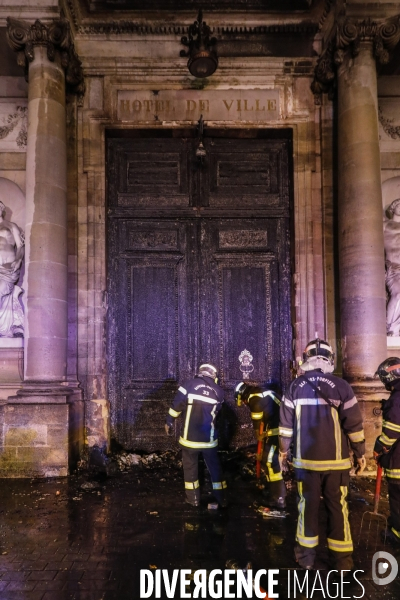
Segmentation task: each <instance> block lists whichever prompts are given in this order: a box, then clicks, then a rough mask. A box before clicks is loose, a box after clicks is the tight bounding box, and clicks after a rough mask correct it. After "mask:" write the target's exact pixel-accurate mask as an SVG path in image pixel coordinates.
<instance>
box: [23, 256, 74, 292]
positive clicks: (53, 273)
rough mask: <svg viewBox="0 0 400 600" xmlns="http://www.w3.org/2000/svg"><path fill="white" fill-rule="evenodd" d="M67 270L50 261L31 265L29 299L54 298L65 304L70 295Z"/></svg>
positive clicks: (36, 262)
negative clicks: (66, 275)
mask: <svg viewBox="0 0 400 600" xmlns="http://www.w3.org/2000/svg"><path fill="white" fill-rule="evenodd" d="M66 268H67V267H66V266H64V265H62V264H61V265H60V263H55V262H50V261H43V262H38V261H35V262H31V263H30V264H29V272H30V275H31V280H30V284H29V297H30V298H35V297H41V298H43V297H46V298H54V299H56V300H61V301H63V302H65V299H66V297H67V293H68V279H67V277H65V270H66Z"/></svg>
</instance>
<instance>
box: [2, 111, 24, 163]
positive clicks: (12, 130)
mask: <svg viewBox="0 0 400 600" xmlns="http://www.w3.org/2000/svg"><path fill="white" fill-rule="evenodd" d="M26 104H27V103H26V101H25V100H18V103H14V102H2V101H1V100H0V152H25V151H26V142H27V121H28V117H27V113H28V108H27V106H26Z"/></svg>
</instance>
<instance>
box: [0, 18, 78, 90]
mask: <svg viewBox="0 0 400 600" xmlns="http://www.w3.org/2000/svg"><path fill="white" fill-rule="evenodd" d="M7 39H8V43H9V45H10V47H11V48H12V49H13V50H14V51H15V52H17V62H18V64H19V66H21V67H24V68H25V72H26V74H27V75H28V71H29V63H30V62H32V61H33V59H34V57H35V54H34V49H35V47H36V46H42V47H43V46H44V47H46V48H47V57H48V59H49V60H50V61H51V62H53V61H54V60H55V57H56V53H58V54H59V56H60V62H61V65H62V67H63V69H64V71H65V81H66V83H67V86H68V90H69V91H70V92H73V93H76V94H78V95H79V96H83V94H84V91H85V85H84V78H83V70H82V65H81V61H80V60H79V58H78V56H77V54H76V52H75V48H74V43H73V41H72V35H71V28H70V24H69V22H68V20H67V19H65V18H61V19H55V20H53V21H52V22H50V23H49V24H45V23H42V22H41V21H39V20H36V21H35V22H34V23H33V24H30V23H28V22H27V21H20V20H18V19H13V18H8V19H7Z"/></svg>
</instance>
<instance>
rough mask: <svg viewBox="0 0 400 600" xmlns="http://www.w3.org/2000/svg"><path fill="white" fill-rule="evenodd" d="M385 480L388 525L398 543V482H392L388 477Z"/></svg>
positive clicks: (399, 520)
mask: <svg viewBox="0 0 400 600" xmlns="http://www.w3.org/2000/svg"><path fill="white" fill-rule="evenodd" d="M387 482H388V492H389V508H390V517H389V526H390V528H391V530H392V532H393V533H394V535H395V536H396V537H397V538H398V540H399V543H400V484H399V483H392V482H391V481H390V479H387Z"/></svg>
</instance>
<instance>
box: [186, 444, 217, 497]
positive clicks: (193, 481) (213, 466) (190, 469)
mask: <svg viewBox="0 0 400 600" xmlns="http://www.w3.org/2000/svg"><path fill="white" fill-rule="evenodd" d="M200 453H201V454H202V455H203V458H204V462H205V463H206V466H207V469H208V471H209V473H210V476H211V481H212V487H213V495H214V497H215V499H216V500H217V502H219V503H222V502H223V501H224V500H225V489H226V481H225V480H224V478H223V475H222V467H221V462H220V460H219V457H218V449H217V448H202V449H201V450H197V449H195V448H182V465H183V476H184V479H185V490H186V495H187V496H188V498H189V497H191V496H192V495H193V493H191V492H190V490H195V493H196V492H197V493H196V496H197V497H198V498H200V489H199V486H200V484H199V455H200Z"/></svg>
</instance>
